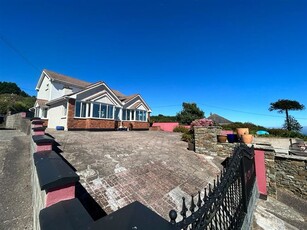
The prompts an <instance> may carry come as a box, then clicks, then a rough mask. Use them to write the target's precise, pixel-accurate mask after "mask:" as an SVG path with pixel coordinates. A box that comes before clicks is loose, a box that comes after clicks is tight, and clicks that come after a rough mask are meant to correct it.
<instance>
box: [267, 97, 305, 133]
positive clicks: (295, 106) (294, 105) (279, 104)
mask: <svg viewBox="0 0 307 230" xmlns="http://www.w3.org/2000/svg"><path fill="white" fill-rule="evenodd" d="M304 109H305V106H304V105H303V104H300V103H299V102H298V101H292V100H287V99H280V100H278V101H276V102H272V103H271V106H270V108H269V111H273V110H277V112H279V113H283V112H284V111H285V112H286V121H287V129H288V130H289V131H291V126H290V120H289V112H288V111H289V110H304Z"/></svg>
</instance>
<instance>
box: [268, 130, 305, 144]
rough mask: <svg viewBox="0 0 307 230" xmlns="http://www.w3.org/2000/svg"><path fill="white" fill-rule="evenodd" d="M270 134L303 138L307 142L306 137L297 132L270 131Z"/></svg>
mask: <svg viewBox="0 0 307 230" xmlns="http://www.w3.org/2000/svg"><path fill="white" fill-rule="evenodd" d="M268 132H269V133H270V136H275V137H289V138H301V139H304V140H305V141H306V140H307V136H306V135H304V134H301V133H300V132H296V131H288V130H286V129H268Z"/></svg>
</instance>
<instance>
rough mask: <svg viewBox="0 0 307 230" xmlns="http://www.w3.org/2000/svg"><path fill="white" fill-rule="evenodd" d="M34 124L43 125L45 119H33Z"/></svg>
mask: <svg viewBox="0 0 307 230" xmlns="http://www.w3.org/2000/svg"><path fill="white" fill-rule="evenodd" d="M31 123H32V125H41V124H44V121H43V120H41V119H40V120H32V122H31Z"/></svg>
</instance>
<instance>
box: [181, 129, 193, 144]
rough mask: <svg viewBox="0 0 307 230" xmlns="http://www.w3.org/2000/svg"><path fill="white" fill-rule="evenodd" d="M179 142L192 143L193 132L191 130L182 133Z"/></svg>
mask: <svg viewBox="0 0 307 230" xmlns="http://www.w3.org/2000/svg"><path fill="white" fill-rule="evenodd" d="M181 140H182V141H186V142H194V132H193V130H189V132H187V133H183V134H182V137H181Z"/></svg>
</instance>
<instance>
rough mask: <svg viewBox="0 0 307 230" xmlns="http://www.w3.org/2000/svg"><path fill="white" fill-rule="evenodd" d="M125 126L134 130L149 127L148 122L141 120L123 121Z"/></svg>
mask: <svg viewBox="0 0 307 230" xmlns="http://www.w3.org/2000/svg"><path fill="white" fill-rule="evenodd" d="M123 126H125V127H128V128H129V129H132V130H137V129H149V123H148V122H140V121H123ZM131 126H132V127H131Z"/></svg>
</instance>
